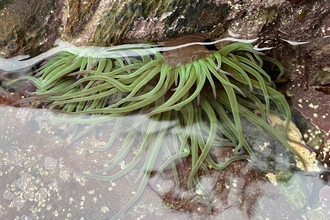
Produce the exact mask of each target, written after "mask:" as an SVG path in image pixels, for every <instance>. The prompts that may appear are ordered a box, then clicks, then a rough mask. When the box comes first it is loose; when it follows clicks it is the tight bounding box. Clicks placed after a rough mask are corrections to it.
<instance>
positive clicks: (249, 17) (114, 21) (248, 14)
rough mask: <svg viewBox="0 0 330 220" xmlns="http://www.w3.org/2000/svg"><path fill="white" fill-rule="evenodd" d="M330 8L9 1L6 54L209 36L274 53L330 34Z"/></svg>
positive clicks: (258, 0)
mask: <svg viewBox="0 0 330 220" xmlns="http://www.w3.org/2000/svg"><path fill="white" fill-rule="evenodd" d="M329 7H330V6H329V5H328V4H327V0H318V1H294V0H291V1H287V0H276V1H262V0H255V1H247V0H243V1H237V0H231V1H227V0H215V1H206V0H203V1H190V0H185V1H179V0H171V1H166V2H164V1H162V2H159V1H143V0H142V1H129V0H125V1H105V0H91V1H79V2H77V1H73V0H68V1H60V0H54V1H52V2H50V3H49V2H46V1H35V0H29V1H25V3H24V5H22V3H20V2H19V1H5V2H3V3H2V4H1V7H0V16H1V17H2V19H1V22H0V28H1V29H2V30H4V31H3V32H2V34H0V55H1V56H2V57H12V56H15V55H18V54H31V55H32V56H35V55H37V54H39V53H41V52H44V51H46V50H48V49H49V48H51V47H52V45H53V44H54V42H55V40H56V39H57V38H59V37H60V38H61V39H63V40H67V41H69V42H71V43H74V44H75V45H80V46H81V45H99V46H110V45H114V44H122V43H132V42H142V41H143V42H145V41H160V40H163V39H165V38H172V37H175V36H177V35H181V34H187V33H202V32H203V33H204V34H206V36H207V37H208V38H210V39H212V40H214V39H219V38H221V37H225V36H228V35H231V36H234V37H240V38H256V37H259V42H258V43H259V45H260V46H268V47H272V46H278V44H279V42H281V38H284V39H289V40H303V41H305V40H309V39H311V38H312V37H315V36H319V37H320V36H324V35H327V34H329V29H328V27H329V23H330V18H329V17H330V16H329ZM26 8H28V10H26Z"/></svg>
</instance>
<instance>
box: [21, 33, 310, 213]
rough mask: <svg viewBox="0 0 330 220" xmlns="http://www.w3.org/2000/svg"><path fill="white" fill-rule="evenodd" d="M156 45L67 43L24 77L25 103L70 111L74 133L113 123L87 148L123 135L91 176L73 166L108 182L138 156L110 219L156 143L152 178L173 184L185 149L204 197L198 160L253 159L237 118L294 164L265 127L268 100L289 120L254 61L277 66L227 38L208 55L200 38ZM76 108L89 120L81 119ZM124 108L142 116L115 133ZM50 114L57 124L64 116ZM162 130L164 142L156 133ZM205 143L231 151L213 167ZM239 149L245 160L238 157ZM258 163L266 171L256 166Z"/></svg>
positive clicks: (144, 178) (148, 166) (193, 181)
mask: <svg viewBox="0 0 330 220" xmlns="http://www.w3.org/2000/svg"><path fill="white" fill-rule="evenodd" d="M185 40H187V39H185ZM188 43H189V42H188ZM190 43H191V42H190ZM163 46H167V47H163V48H159V47H158V46H157V45H154V44H138V45H122V46H116V47H111V48H106V49H104V48H71V49H67V50H65V51H62V52H59V53H58V54H57V55H56V56H55V57H53V58H51V59H50V60H49V61H47V62H46V63H45V64H44V65H43V66H42V67H41V68H40V70H39V71H38V72H37V73H36V75H35V76H26V77H24V78H25V79H30V80H32V81H33V82H34V84H35V85H36V86H37V88H38V90H37V91H36V92H32V93H31V94H30V95H31V97H30V98H28V99H27V100H39V101H43V102H44V103H45V105H46V106H48V107H49V108H50V109H59V110H62V111H64V112H68V113H72V114H75V115H76V117H75V118H74V119H71V120H70V123H72V124H73V126H72V128H73V129H74V130H75V128H74V127H75V125H78V124H85V125H89V129H92V128H93V127H95V126H96V125H97V124H98V123H100V122H109V121H113V122H114V132H113V133H112V134H111V135H110V138H109V142H108V143H107V144H106V145H105V146H101V147H98V148H93V150H99V151H105V150H107V149H109V148H110V147H111V146H112V144H113V141H114V139H115V137H116V131H118V132H120V133H122V134H124V135H125V140H124V142H123V144H122V147H121V149H120V150H119V152H118V154H117V155H116V156H115V157H114V158H112V159H111V161H108V162H109V166H108V167H106V168H105V169H102V170H100V171H97V172H94V173H92V174H86V173H83V172H79V171H76V172H78V173H80V174H82V175H84V176H87V177H91V178H96V179H99V180H104V181H113V180H116V179H118V178H120V177H122V176H124V175H125V174H127V173H128V172H129V171H130V170H131V169H132V168H133V167H134V166H135V165H136V164H137V163H138V162H139V161H140V160H141V158H142V157H143V155H146V156H145V158H146V159H145V162H144V165H143V168H142V170H141V174H140V175H139V180H140V188H139V191H138V192H137V193H136V195H135V196H134V197H133V198H132V199H131V201H130V202H128V203H127V204H126V205H125V207H124V208H123V209H122V210H121V211H120V212H119V213H117V214H116V215H115V216H114V217H113V218H115V217H117V216H119V215H121V214H122V213H123V212H124V211H126V210H127V209H128V208H129V207H130V206H131V205H132V204H133V203H134V202H135V201H136V200H137V199H138V198H139V196H140V195H141V193H142V192H143V189H144V188H145V186H146V185H147V183H148V179H149V177H150V174H151V171H152V169H153V165H154V163H155V160H156V158H157V154H158V153H159V152H160V150H161V149H162V150H163V152H164V153H165V155H166V157H167V161H166V162H165V163H164V164H163V166H161V167H160V168H159V170H158V172H157V174H156V177H157V175H159V173H160V172H161V171H162V170H163V169H165V168H166V167H168V166H170V167H171V169H172V171H173V174H174V178H175V182H176V189H178V188H179V184H180V181H179V179H178V175H177V170H176V162H177V161H179V162H180V163H182V158H184V157H187V156H189V155H190V156H191V157H192V167H191V172H190V175H189V179H188V183H187V188H188V190H192V189H193V188H194V187H197V188H198V189H199V190H200V191H201V192H203V194H204V195H205V196H206V197H207V198H209V197H210V193H209V192H208V191H207V190H205V189H204V188H203V186H202V184H200V182H199V177H198V171H199V170H200V169H201V168H203V166H205V164H206V165H208V166H209V167H212V168H215V169H219V170H220V169H224V168H226V167H227V166H228V165H229V164H230V163H231V162H233V161H235V160H242V159H251V160H252V161H254V162H256V164H258V161H257V158H256V157H255V155H254V152H253V150H252V148H251V146H249V144H248V142H247V141H246V139H245V138H244V135H243V130H242V125H241V117H244V118H246V119H247V120H249V121H250V122H251V123H253V124H254V125H255V126H256V127H261V128H263V129H264V130H267V131H268V132H269V133H270V134H271V135H273V136H274V137H275V138H276V139H278V140H279V141H280V142H281V143H282V144H283V145H284V146H285V147H286V148H287V149H289V150H290V151H291V152H292V153H293V154H294V155H296V156H297V157H298V158H299V159H300V160H301V161H302V162H303V163H304V161H303V159H302V157H301V156H300V154H299V153H298V152H297V151H296V150H295V149H294V148H292V147H291V146H290V144H289V143H288V141H287V137H286V136H285V135H284V136H283V135H281V134H280V133H279V132H278V131H277V130H276V129H275V128H273V127H272V126H271V125H270V124H269V120H270V119H269V117H268V116H269V114H270V112H275V110H272V109H271V105H274V106H276V114H281V115H283V116H284V117H285V118H286V125H287V126H286V129H287V127H288V125H289V123H290V120H291V113H290V108H289V106H288V104H287V102H286V100H285V98H284V96H283V95H282V94H281V93H279V92H277V91H276V88H275V85H274V83H273V82H272V80H271V78H270V77H269V75H268V74H267V73H266V72H265V71H264V70H263V69H262V67H263V63H264V61H268V62H271V63H273V64H275V65H276V66H277V67H278V68H279V70H280V72H281V73H280V75H282V73H283V68H282V66H281V64H279V63H278V62H277V61H276V60H274V59H272V58H270V57H266V56H264V55H262V54H260V53H258V52H257V51H255V50H254V49H253V46H252V45H251V44H248V43H242V42H235V43H232V44H228V45H226V46H224V47H223V48H221V49H220V50H218V51H209V50H208V49H207V48H206V47H204V46H203V45H202V44H201V43H191V44H187V45H182V46H180V47H175V45H171V44H166V43H165V44H164V45H163ZM173 46H174V47H173ZM171 47H172V48H171ZM181 57H182V59H181ZM255 112H258V115H257V114H255ZM86 114H88V115H90V117H84V115H86ZM132 114H137V115H142V116H143V117H141V118H137V119H136V120H134V121H133V123H132V125H131V126H130V128H126V129H122V128H121V117H122V116H125V115H132ZM53 120H57V121H58V122H63V123H64V122H67V118H66V117H63V118H53ZM173 123H174V124H175V126H173ZM139 127H140V128H143V130H144V132H143V134H141V135H140V134H138V132H137V129H136V128H139ZM89 129H85V130H84V132H81V133H79V132H77V130H75V133H76V136H75V137H74V138H73V141H75V140H78V139H79V138H80V137H82V136H83V135H84V134H85V133H86V132H88V131H89ZM139 135H140V136H141V137H142V141H141V144H140V147H139V150H138V152H137V154H136V155H135V157H134V159H133V160H132V161H131V162H130V164H128V165H127V166H126V167H125V168H124V169H122V170H121V171H119V172H117V173H115V174H113V175H103V174H101V173H104V172H107V171H110V170H112V169H113V168H114V167H115V166H116V165H117V164H118V163H119V162H120V161H121V160H123V158H125V157H126V155H127V154H128V151H129V149H131V148H132V145H133V142H134V140H135V139H136V138H138V136H139ZM168 135H170V136H171V141H168V140H167V139H165V137H166V136H168ZM169 146H174V149H175V150H174V152H173V151H172V152H170V150H169ZM215 146H216V147H219V146H220V147H221V146H234V153H235V155H234V156H233V157H232V158H230V159H229V160H227V161H225V162H224V163H222V164H218V163H216V162H215V161H214V160H213V159H212V157H211V156H210V154H209V151H210V149H211V148H212V147H215ZM82 147H84V148H86V149H89V147H88V146H82ZM90 149H92V148H90ZM242 149H244V150H245V151H247V152H248V156H247V155H244V154H240V152H241V151H242ZM259 168H260V169H262V170H266V168H264V167H262V166H260V167H259Z"/></svg>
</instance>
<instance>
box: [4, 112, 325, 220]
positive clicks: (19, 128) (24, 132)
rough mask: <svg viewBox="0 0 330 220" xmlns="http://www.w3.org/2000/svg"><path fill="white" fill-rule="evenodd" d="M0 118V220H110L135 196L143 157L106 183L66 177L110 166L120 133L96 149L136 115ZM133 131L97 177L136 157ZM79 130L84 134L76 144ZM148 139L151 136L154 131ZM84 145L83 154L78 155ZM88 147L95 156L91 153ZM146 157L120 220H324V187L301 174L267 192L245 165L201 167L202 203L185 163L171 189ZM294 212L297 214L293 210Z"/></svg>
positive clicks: (167, 176)
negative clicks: (126, 146)
mask: <svg viewBox="0 0 330 220" xmlns="http://www.w3.org/2000/svg"><path fill="white" fill-rule="evenodd" d="M0 111H1V114H0V115H1V116H0V117H1V120H0V123H1V125H0V138H1V144H0V145H1V151H0V152H1V153H0V164H1V168H0V169H1V170H0V175H1V179H0V190H1V192H0V194H2V197H1V199H0V207H1V209H0V210H1V212H0V215H1V217H2V218H6V219H15V218H18V219H38V218H42V217H47V218H48V219H56V218H57V219H92V218H93V219H110V218H111V217H113V215H114V214H115V213H118V211H119V210H121V209H122V208H123V207H124V206H125V205H126V204H127V203H128V202H129V201H130V200H131V199H132V198H133V197H134V196H135V195H136V194H137V193H138V192H139V187H140V184H141V181H137V180H139V179H137V178H138V177H139V176H140V174H141V170H144V168H145V165H144V164H145V163H144V162H145V161H146V157H145V156H144V157H142V158H141V161H139V163H137V164H136V165H135V166H134V167H133V168H132V169H130V170H129V172H127V173H125V174H124V175H122V176H121V177H120V178H118V179H116V180H113V181H100V180H97V179H92V178H86V177H84V176H81V175H79V174H77V173H76V172H73V171H72V169H74V170H79V171H84V170H85V171H86V170H87V171H91V172H93V173H95V171H98V170H103V169H106V167H108V166H109V165H111V163H110V162H109V161H111V159H112V158H113V156H114V155H116V154H117V153H118V152H119V151H120V149H121V148H120V146H121V145H122V143H123V142H124V141H125V139H123V137H124V138H125V135H124V136H123V133H124V132H123V130H120V131H121V132H119V133H117V135H116V138H115V139H114V140H113V145H112V147H111V148H109V149H107V150H106V151H98V150H97V149H98V148H99V147H101V146H106V145H107V143H108V142H109V139H111V136H109V134H111V132H113V131H114V124H113V120H121V121H122V123H121V124H122V125H123V127H122V128H121V129H124V130H125V125H126V126H127V127H130V126H131V125H132V121H133V120H137V119H136V117H138V116H128V117H124V118H116V119H108V120H104V119H102V120H100V121H99V122H95V121H96V120H95V119H94V120H93V123H90V124H88V123H87V121H88V119H89V118H88V117H87V116H86V117H85V118H84V120H85V124H84V125H83V124H81V120H82V119H79V120H77V118H74V117H72V116H71V118H70V117H69V116H68V115H60V114H56V113H52V112H49V111H47V110H40V109H39V110H36V109H28V108H14V107H8V106H3V107H1V109H0ZM132 117H133V118H132ZM141 117H142V116H141ZM142 118H143V117H142ZM56 119H57V120H56ZM139 119H141V118H139ZM145 120H147V119H145ZM60 121H65V122H60ZM78 121H79V122H80V123H78ZM148 123H150V121H149V122H148ZM157 123H163V122H157ZM164 123H165V125H164V126H165V127H166V129H168V130H170V131H172V134H173V133H180V131H181V128H180V129H175V128H176V126H177V123H175V122H170V123H169V122H164ZM78 124H79V126H78ZM91 125H93V127H92V128H89V126H91ZM140 128H141V129H138V130H137V131H138V132H136V133H137V137H136V139H135V140H134V142H133V143H132V149H130V150H129V151H128V152H127V155H126V156H125V157H124V158H123V160H121V161H116V162H115V166H113V169H111V170H103V171H107V175H110V174H114V173H118V172H120V171H121V170H123V169H125V167H127V165H128V164H129V163H130V161H132V159H133V158H134V156H135V155H136V154H137V151H138V149H139V147H138V146H139V145H140V144H141V141H142V140H141V136H143V135H144V134H145V133H146V130H143V129H142V128H143V126H142V127H140ZM86 129H87V131H88V132H85V134H84V135H83V136H82V137H79V138H76V137H77V135H78V134H80V132H82V131H86ZM154 132H158V133H159V130H154ZM167 138H171V137H170V136H168V137H165V139H164V140H165V141H164V142H168V143H169V142H170V140H167ZM73 139H76V140H75V143H72V140H73ZM162 144H163V143H162ZM135 145H136V146H135ZM86 146H88V149H84V148H85V147H86ZM93 147H94V148H95V149H96V150H92V148H93ZM168 149H170V150H172V151H173V152H174V151H175V149H171V148H168ZM147 153H148V152H147ZM169 153H170V154H171V152H169ZM211 154H212V155H213V157H214V158H219V160H220V159H221V158H223V157H228V155H231V154H232V147H222V148H216V147H215V148H213V149H212V151H211ZM154 156H155V165H154V166H153V168H152V171H151V172H150V175H151V177H150V179H149V178H148V180H147V182H146V184H145V185H146V187H145V190H144V191H142V192H143V194H142V195H141V197H140V196H139V197H140V198H139V200H138V201H137V202H136V203H134V204H133V205H132V207H131V208H130V209H129V210H128V211H127V212H125V213H124V215H123V216H122V218H121V219H184V218H192V219H204V218H205V212H206V211H207V210H210V207H211V210H210V213H209V214H207V217H208V219H275V218H276V219H278V217H279V216H281V218H283V219H284V218H289V219H306V218H307V219H325V218H327V217H329V214H328V213H327V211H326V210H327V209H328V208H329V205H330V204H329V201H330V200H329V196H328V195H329V194H330V192H329V190H330V187H329V186H324V185H323V182H320V180H318V179H317V178H316V177H312V176H311V175H306V173H304V172H295V173H294V176H293V177H292V178H291V179H290V181H289V182H287V183H285V184H286V185H283V186H280V185H277V186H274V185H273V184H271V183H270V182H269V181H268V180H267V178H266V177H265V176H264V173H262V172H260V171H258V169H257V168H256V167H255V165H253V164H251V163H248V162H247V161H236V162H233V163H232V164H231V165H230V166H228V167H227V168H226V169H224V170H220V171H217V170H214V169H208V168H207V167H204V168H203V167H202V169H201V171H199V176H200V184H202V185H203V187H204V188H205V189H207V191H208V192H209V193H210V196H205V195H204V193H203V192H202V191H200V190H199V188H194V191H193V192H189V191H188V190H187V188H186V182H187V180H188V176H189V172H190V167H191V158H187V159H185V160H184V161H183V163H179V162H177V163H176V168H177V171H178V177H179V179H180V187H179V188H176V183H175V177H174V176H173V175H174V174H173V172H172V170H171V166H168V167H166V168H165V169H164V170H163V172H161V173H158V174H157V170H158V169H159V168H160V167H161V166H162V164H164V162H166V161H167V160H168V157H167V156H166V152H164V149H161V150H160V153H159V154H157V156H156V155H154ZM314 176H315V175H314ZM156 177H157V178H156ZM140 180H141V179H140ZM294 181H298V184H297V183H296V182H294ZM283 189H284V190H283ZM295 203H299V204H298V205H297V204H295ZM301 204H302V205H301ZM274 207H276V208H274ZM297 207H300V209H299V210H295V209H297Z"/></svg>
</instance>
